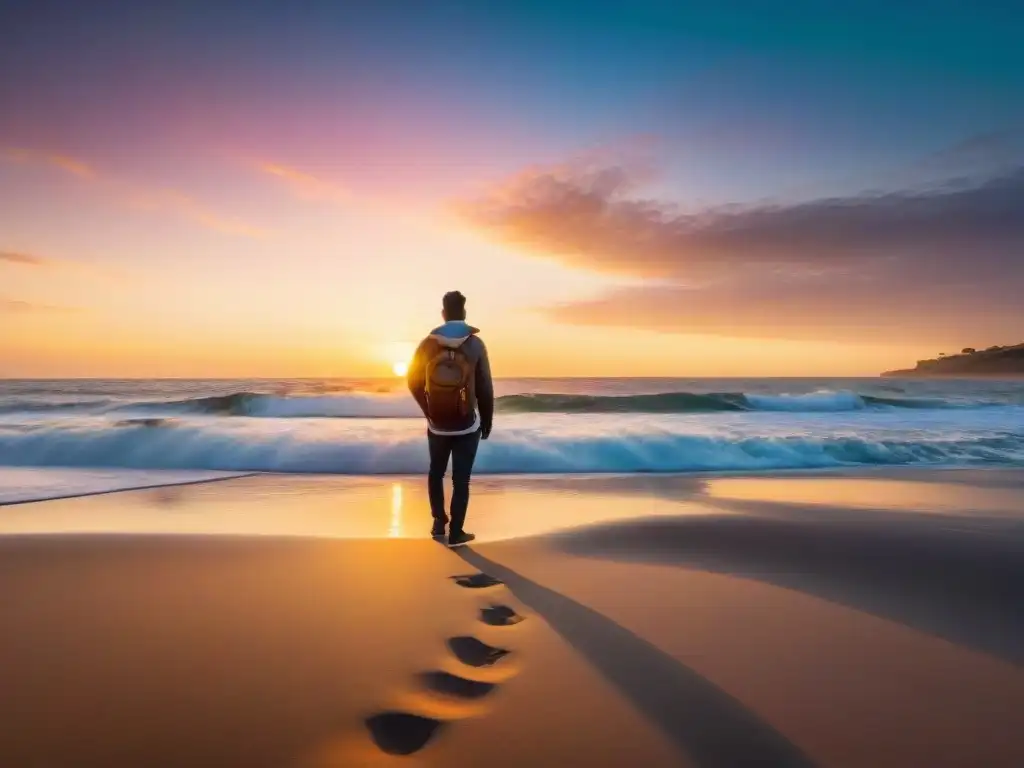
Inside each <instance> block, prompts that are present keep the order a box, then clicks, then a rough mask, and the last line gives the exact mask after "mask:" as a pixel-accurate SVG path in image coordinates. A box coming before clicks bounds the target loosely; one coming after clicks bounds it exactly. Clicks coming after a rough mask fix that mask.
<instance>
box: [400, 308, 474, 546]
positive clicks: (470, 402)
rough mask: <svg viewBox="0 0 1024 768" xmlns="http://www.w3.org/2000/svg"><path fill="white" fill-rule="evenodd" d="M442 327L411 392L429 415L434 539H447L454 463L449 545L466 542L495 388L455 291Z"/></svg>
mask: <svg viewBox="0 0 1024 768" xmlns="http://www.w3.org/2000/svg"><path fill="white" fill-rule="evenodd" d="M442 306H443V310H442V312H441V317H442V318H444V325H441V326H438V327H437V328H435V329H434V330H433V331H431V332H430V335H429V336H427V338H425V339H424V340H423V341H421V342H420V345H419V347H417V348H416V354H415V356H414V357H413V360H412V363H411V364H410V366H409V373H408V384H409V391H410V392H412V396H413V397H415V398H416V402H417V403H419V406H420V408H421V409H422V410H423V415H424V416H426V417H427V444H428V446H429V448H430V474H429V476H428V480H427V489H428V491H429V494H430V511H431V513H432V514H433V516H434V527H433V528H432V529H431V532H430V533H431V535H432V536H433V537H434V538H438V539H439V538H443V537H444V535H445V526H446V525H447V524H448V515H447V514H445V508H444V473H445V470H447V468H448V460H449V458H450V459H451V463H452V506H451V526H450V527H449V529H448V545H449V546H454V545H456V544H465V543H466V542H468V541H472V540H473V539H474V538H475V537H474V536H473V534H472V533H466V531H465V530H464V529H463V525H464V524H465V522H466V508H467V507H468V506H469V478H470V475H471V474H472V472H473V462H474V461H475V460H476V450H477V447H478V446H479V445H480V440H486V439H487V438H488V437H489V436H490V434H491V419H492V417H493V415H494V385H493V384H492V382H491V367H490V364H489V363H488V361H487V348H486V347H485V346H484V343H483V341H482V340H481V339H480V337H479V336H477V333H479V330H478V329H477V328H474V327H473V326H471V325H469V324H468V323H466V297H465V296H463V295H462V294H461V293H459V292H458V291H451V292H450V293H446V294H445V295H444V299H442Z"/></svg>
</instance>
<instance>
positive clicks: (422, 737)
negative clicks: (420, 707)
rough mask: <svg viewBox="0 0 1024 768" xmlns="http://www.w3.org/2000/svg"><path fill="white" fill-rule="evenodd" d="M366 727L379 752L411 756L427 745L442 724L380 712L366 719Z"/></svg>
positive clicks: (418, 716) (405, 715)
mask: <svg viewBox="0 0 1024 768" xmlns="http://www.w3.org/2000/svg"><path fill="white" fill-rule="evenodd" d="M366 727H367V728H368V729H369V730H370V736H371V738H372V739H373V742H374V743H375V744H376V745H377V746H378V747H379V748H380V750H381V752H386V753H387V754H389V755H411V754H412V753H413V752H419V751H420V750H421V749H423V747H425V746H426V745H427V742H428V741H430V739H431V738H433V736H434V734H436V733H437V732H438V731H439V730H441V728H442V727H444V723H442V722H441V721H440V720H435V719H434V718H432V717H421V716H420V715H410V714H408V713H407V712H381V713H380V714H377V715H374V716H373V717H368V718H367V719H366Z"/></svg>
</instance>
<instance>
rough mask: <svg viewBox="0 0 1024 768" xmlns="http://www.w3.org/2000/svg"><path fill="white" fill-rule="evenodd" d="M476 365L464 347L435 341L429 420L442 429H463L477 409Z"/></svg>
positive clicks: (428, 391) (428, 378) (428, 382)
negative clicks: (450, 346)
mask: <svg viewBox="0 0 1024 768" xmlns="http://www.w3.org/2000/svg"><path fill="white" fill-rule="evenodd" d="M475 369H476V366H475V365H474V364H473V363H472V362H470V360H469V358H468V357H467V356H466V353H465V352H464V351H463V350H462V349H461V348H460V347H455V348H449V347H443V346H441V345H440V344H438V343H437V342H434V350H433V355H432V356H431V357H429V358H428V359H427V365H426V395H427V417H428V418H429V419H430V423H431V424H433V425H434V426H435V427H438V428H440V429H453V430H454V429H462V428H463V427H465V426H466V422H467V420H468V419H469V418H470V416H471V415H472V414H473V412H474V411H475V410H476V391H475V390H476V388H475V387H474V386H473V384H474V378H473V377H474V374H475V372H476V371H475Z"/></svg>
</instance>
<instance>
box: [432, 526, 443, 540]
mask: <svg viewBox="0 0 1024 768" xmlns="http://www.w3.org/2000/svg"><path fill="white" fill-rule="evenodd" d="M444 537H445V531H444V526H443V525H442V526H436V525H435V526H434V527H433V528H431V529H430V538H432V539H439V540H440V539H444Z"/></svg>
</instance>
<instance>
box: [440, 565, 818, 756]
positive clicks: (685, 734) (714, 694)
mask: <svg viewBox="0 0 1024 768" xmlns="http://www.w3.org/2000/svg"><path fill="white" fill-rule="evenodd" d="M453 552H455V554H457V555H458V556H459V557H461V558H462V559H463V560H465V561H466V562H467V563H469V564H470V565H472V566H474V567H475V568H477V569H479V570H480V571H483V572H484V573H486V574H488V575H490V576H493V577H495V578H498V579H500V580H501V581H503V582H504V583H505V586H507V587H508V589H509V590H511V592H512V594H514V595H515V597H516V598H517V599H518V600H520V601H521V602H522V603H523V604H524V605H526V606H528V607H529V608H531V609H532V610H533V611H535V612H536V613H537V614H538V615H539V616H541V617H542V618H543V619H544V620H545V621H546V622H547V623H548V625H549V626H550V627H551V628H552V629H554V630H555V632H557V633H558V634H559V635H560V636H561V637H562V638H563V639H564V640H565V641H566V642H568V643H569V644H570V645H572V646H573V647H574V648H575V649H576V650H577V651H578V652H579V653H580V654H582V656H583V657H584V658H585V659H586V660H587V661H588V662H590V664H591V665H592V666H593V667H594V668H595V669H596V670H597V671H598V672H600V673H601V675H602V676H603V677H604V678H605V679H606V680H607V681H608V682H609V683H611V684H612V685H613V686H615V688H617V689H618V691H619V692H620V693H621V694H622V695H623V696H625V697H626V698H627V699H628V700H629V701H630V702H632V704H633V706H635V707H636V708H637V710H639V711H640V712H641V713H643V715H644V716H645V717H646V718H647V719H648V720H649V721H650V722H651V723H652V724H653V725H655V726H656V727H657V728H658V729H659V730H661V732H662V733H663V734H664V735H665V736H666V737H668V738H669V739H670V740H671V741H672V742H673V743H674V744H675V745H676V746H677V747H678V748H679V749H681V750H682V751H683V752H684V753H686V755H687V756H688V757H689V758H690V759H691V760H692V761H693V762H694V763H695V764H696V765H698V766H714V768H731V767H732V766H737V767H738V766H779V768H784V767H788V766H811V765H813V764H814V763H813V762H812V761H811V760H810V759H809V758H808V757H807V756H806V755H805V754H803V752H801V751H800V749H799V748H798V747H797V746H796V745H794V744H793V743H792V742H790V741H789V740H787V739H786V737H785V736H783V735H782V734H780V733H779V732H778V731H776V730H775V729H773V728H772V727H771V726H770V725H768V724H767V723H765V722H763V721H762V720H760V719H759V718H758V717H757V716H756V715H755V714H754V713H752V712H751V711H750V710H748V709H747V708H746V707H744V706H743V704H742V703H741V702H739V701H738V700H737V699H735V698H733V697H732V696H730V695H729V694H727V693H726V692H725V691H723V690H721V689H720V688H717V687H716V686H715V685H713V684H712V683H710V682H709V681H708V680H706V679H705V678H703V677H702V676H701V675H699V674H697V673H696V672H695V671H694V670H692V669H690V668H689V667H687V666H685V665H684V664H681V663H680V662H679V661H678V660H676V659H674V658H672V657H671V656H669V655H668V654H666V653H664V652H663V651H661V650H659V649H658V648H656V647H655V646H654V645H652V644H651V643H649V642H647V641H646V640H644V639H643V638H642V637H639V636H638V635H636V634H634V633H632V632H630V631H629V630H627V629H625V628H624V627H622V626H620V625H618V624H616V623H615V622H613V621H611V620H610V619H608V618H607V617H605V616H603V615H602V614H600V613H598V612H597V611H594V610H592V609H591V608H588V607H586V606H585V605H581V604H580V603H577V602H576V601H574V600H571V599H570V598H568V597H566V596H564V595H561V594H559V593H557V592H554V591H552V590H550V589H548V588H547V587H543V586H541V585H540V584H537V583H536V582H533V581H530V580H529V579H527V578H525V577H524V576H521V575H519V574H518V573H516V572H515V571H513V570H511V569H509V568H507V567H505V566H504V565H501V564H500V563H496V562H494V561H493V560H489V559H487V558H486V557H484V556H483V555H481V554H480V553H478V552H475V551H474V550H472V549H471V548H469V547H459V548H456V549H454V550H453Z"/></svg>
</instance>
